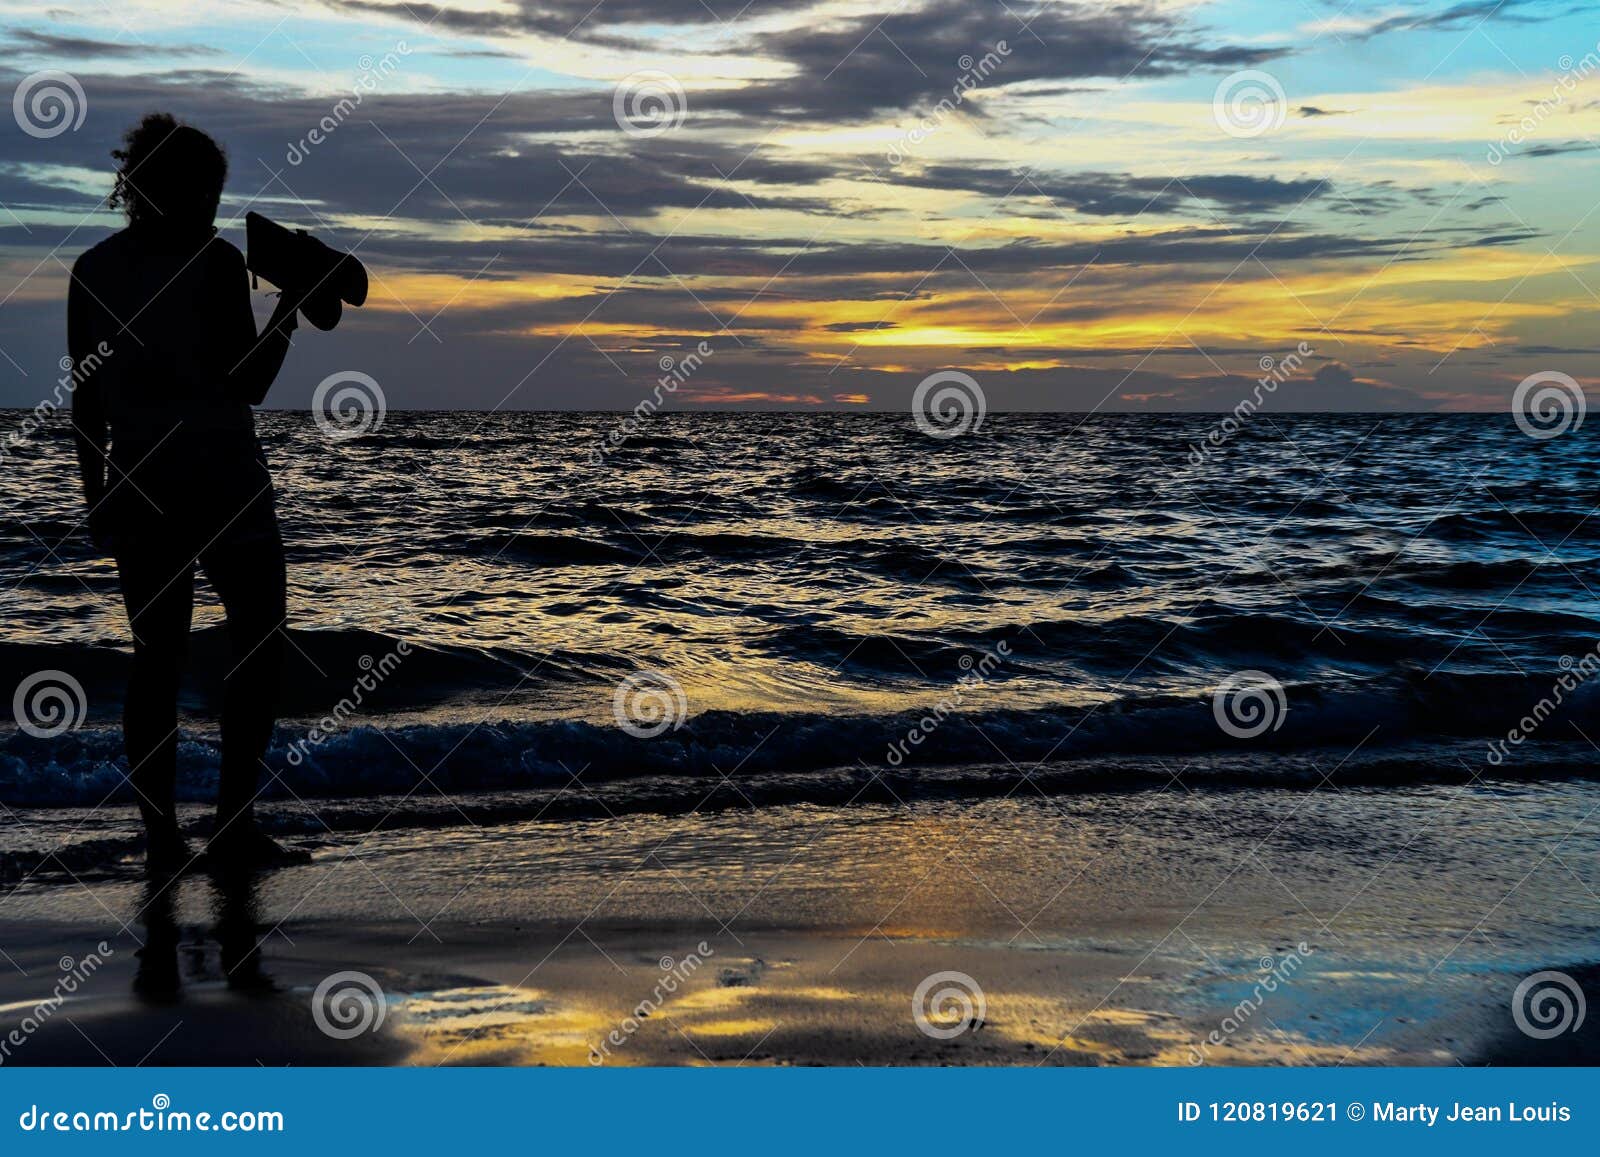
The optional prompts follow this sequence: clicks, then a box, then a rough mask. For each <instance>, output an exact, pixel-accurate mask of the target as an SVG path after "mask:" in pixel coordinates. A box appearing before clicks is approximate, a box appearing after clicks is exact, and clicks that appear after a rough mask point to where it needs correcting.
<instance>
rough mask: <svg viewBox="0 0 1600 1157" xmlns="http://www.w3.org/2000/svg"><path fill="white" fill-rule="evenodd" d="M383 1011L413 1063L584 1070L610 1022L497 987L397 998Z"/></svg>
mask: <svg viewBox="0 0 1600 1157" xmlns="http://www.w3.org/2000/svg"><path fill="white" fill-rule="evenodd" d="M390 1008H391V1016H392V1017H393V1022H394V1025H395V1030H396V1031H397V1032H398V1033H400V1034H401V1035H403V1036H405V1037H407V1038H408V1039H410V1040H411V1041H413V1042H414V1044H415V1046H416V1051H415V1052H414V1053H413V1054H412V1056H411V1058H410V1060H411V1063H413V1064H418V1065H423V1064H427V1065H440V1064H458V1065H460V1064H487V1063H509V1064H541V1063H542V1064H555V1065H582V1064H587V1063H588V1058H589V1048H590V1043H591V1042H592V1041H594V1040H595V1039H597V1038H598V1037H599V1036H601V1035H603V1034H604V1033H606V1032H609V1031H610V1029H611V1028H612V1025H613V1024H614V1021H613V1020H612V1019H611V1018H610V1017H608V1016H606V1015H605V1014H603V1013H602V1012H600V1011H599V1010H598V1009H593V1008H585V1007H582V1006H573V1005H570V1004H568V1003H566V1002H564V1001H558V1000H555V999H552V997H551V996H550V994H548V993H544V992H540V991H538V990H536V989H522V988H510V987H507V986H505V985H498V984H494V985H482V986H474V987H467V988H445V989H435V990H433V991H431V992H421V993H415V994H412V995H407V996H401V997H398V998H396V999H395V1000H394V1002H393V1004H391V1006H390Z"/></svg>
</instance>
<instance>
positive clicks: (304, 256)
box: [244, 212, 367, 330]
mask: <svg viewBox="0 0 1600 1157" xmlns="http://www.w3.org/2000/svg"><path fill="white" fill-rule="evenodd" d="M244 228H245V247H246V249H247V251H248V252H247V255H246V257H245V266H246V267H247V268H248V269H249V270H250V272H251V274H252V275H254V276H256V277H260V278H264V279H265V280H267V281H270V282H271V283H272V284H273V285H276V286H277V287H278V289H279V290H281V291H282V292H283V294H284V295H285V296H287V297H288V298H289V299H290V300H291V301H295V302H297V303H298V306H299V309H300V312H301V313H302V314H303V315H305V319H306V320H307V321H309V322H310V323H311V324H312V325H314V326H316V327H317V328H318V329H323V330H327V329H332V328H333V327H334V326H336V325H338V324H339V318H340V317H341V316H343V314H344V306H345V305H353V306H360V305H361V304H362V303H364V302H365V301H366V300H367V269H366V266H364V265H362V264H361V262H360V261H359V260H357V259H356V257H355V255H354V254H351V253H341V252H339V251H338V250H337V249H334V248H332V247H331V246H329V245H327V244H325V243H323V242H322V241H319V240H318V239H317V238H315V237H313V236H311V234H309V233H307V232H306V231H305V230H304V229H289V228H287V227H285V226H283V225H279V224H278V223H277V222H276V221H273V220H270V219H268V218H266V217H263V216H262V215H261V214H260V213H254V212H252V213H246V214H245V218H244Z"/></svg>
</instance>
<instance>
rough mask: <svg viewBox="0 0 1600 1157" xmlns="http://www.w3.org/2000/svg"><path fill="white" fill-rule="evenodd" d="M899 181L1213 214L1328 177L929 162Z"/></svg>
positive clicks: (1277, 200)
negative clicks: (1056, 170) (1058, 170)
mask: <svg viewBox="0 0 1600 1157" xmlns="http://www.w3.org/2000/svg"><path fill="white" fill-rule="evenodd" d="M890 179H892V180H893V181H894V182H895V183H897V184H902V185H912V186H915V187H917V188H924V189H953V190H962V191H964V192H971V193H983V194H985V195H987V196H992V197H1007V198H1010V197H1014V198H1017V199H1018V200H1019V201H1026V200H1028V199H1029V198H1034V197H1042V198H1045V199H1047V200H1049V201H1050V202H1052V203H1053V204H1055V205H1057V206H1059V207H1061V208H1064V209H1070V210H1072V211H1074V212H1077V213H1086V214H1090V215H1092V216H1099V217H1137V216H1139V215H1140V214H1143V213H1149V212H1157V213H1183V212H1197V213H1204V214H1208V215H1209V213H1210V209H1209V208H1208V207H1207V206H1211V205H1215V206H1217V207H1220V208H1222V209H1226V210H1229V211H1233V212H1262V211H1264V210H1268V209H1275V208H1280V207H1284V206H1290V207H1292V206H1295V205H1299V204H1302V203H1303V202H1305V201H1308V200H1310V199H1312V198H1314V197H1318V196H1321V195H1322V194H1323V193H1324V192H1325V191H1326V188H1327V183H1326V182H1324V181H1313V180H1281V179H1279V178H1277V177H1252V176H1247V175H1243V174H1234V173H1227V174H1212V175H1199V176H1188V177H1183V178H1178V177H1176V176H1174V177H1136V176H1133V175H1131V174H1129V173H1095V172H1088V173H1072V174H1070V175H1065V174H1052V173H1048V172H1040V171H1037V170H1024V169H1011V168H1002V169H995V168H988V169H980V168H977V167H975V166H972V165H930V166H925V167H923V168H921V169H915V170H909V171H902V170H900V169H896V170H893V171H892V173H891V174H890Z"/></svg>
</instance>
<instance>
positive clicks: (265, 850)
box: [206, 824, 311, 870]
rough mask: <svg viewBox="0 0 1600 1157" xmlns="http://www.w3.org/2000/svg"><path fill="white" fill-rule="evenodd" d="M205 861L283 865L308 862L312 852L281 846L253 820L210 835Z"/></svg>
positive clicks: (225, 865) (228, 865)
mask: <svg viewBox="0 0 1600 1157" xmlns="http://www.w3.org/2000/svg"><path fill="white" fill-rule="evenodd" d="M206 861H207V866H209V867H211V868H212V869H233V870H238V869H246V870H248V869H253V868H284V867H288V866H289V865H291V864H309V863H310V862H311V855H310V853H308V852H302V851H299V850H298V849H295V848H286V847H284V846H283V845H282V844H280V843H278V841H276V840H274V839H273V838H272V837H271V836H269V835H267V833H266V832H264V831H262V830H261V829H260V828H258V827H256V826H255V825H254V824H249V825H238V824H235V825H233V826H230V827H228V828H224V829H223V830H222V831H221V832H218V833H217V834H216V835H214V836H212V837H211V842H210V843H209V844H207V845H206Z"/></svg>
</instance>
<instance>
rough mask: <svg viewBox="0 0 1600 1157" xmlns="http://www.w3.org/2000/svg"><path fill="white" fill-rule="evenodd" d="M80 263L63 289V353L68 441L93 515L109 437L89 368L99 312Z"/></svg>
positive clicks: (103, 487)
mask: <svg viewBox="0 0 1600 1157" xmlns="http://www.w3.org/2000/svg"><path fill="white" fill-rule="evenodd" d="M82 265H83V261H82V259H81V258H80V259H79V260H78V262H77V263H76V264H75V265H74V266H73V268H72V281H71V283H70V284H69V285H68V287H67V353H68V354H69V355H70V356H71V358H72V380H73V382H74V383H76V384H75V387H74V389H73V392H72V440H73V444H74V445H75V446H76V447H77V451H78V474H79V476H80V477H81V478H82V479H83V497H84V501H86V502H87V503H88V505H89V511H90V513H91V514H93V512H94V510H95V508H96V507H97V506H99V505H100V500H101V499H102V498H104V497H105V494H106V446H107V445H108V444H109V442H110V435H109V432H108V426H107V422H106V402H105V395H104V392H103V391H102V390H101V388H100V383H99V382H98V381H97V380H96V375H95V374H94V373H93V371H92V369H86V368H85V367H91V366H93V365H94V364H95V361H94V360H93V359H95V358H96V347H95V344H94V342H95V337H94V335H95V334H96V333H97V332H98V327H97V326H96V325H95V319H96V314H97V312H98V310H99V305H98V303H97V302H96V301H95V300H94V296H93V295H92V294H91V293H90V292H89V290H88V289H87V288H86V287H85V286H84V284H83V280H82V269H81V267H82Z"/></svg>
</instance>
